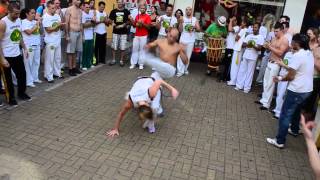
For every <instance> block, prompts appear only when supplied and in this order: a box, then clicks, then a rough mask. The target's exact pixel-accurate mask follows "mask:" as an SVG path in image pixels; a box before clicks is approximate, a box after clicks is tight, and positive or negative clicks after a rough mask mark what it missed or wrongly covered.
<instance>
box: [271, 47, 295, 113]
mask: <svg viewBox="0 0 320 180" xmlns="http://www.w3.org/2000/svg"><path fill="white" fill-rule="evenodd" d="M293 53H294V52H293V50H292V49H291V50H290V51H289V52H287V53H286V55H285V56H284V58H283V60H282V62H283V64H285V65H287V66H288V65H289V64H291V63H292V62H291V59H292V56H293ZM287 74H288V71H287V70H286V69H285V68H284V67H281V69H280V72H279V76H282V77H285V76H286V75H287ZM287 87H288V81H279V82H278V85H277V98H276V107H275V108H274V109H273V112H274V116H273V117H274V118H276V119H279V118H280V113H281V108H282V105H283V101H284V98H285V95H286V92H287Z"/></svg>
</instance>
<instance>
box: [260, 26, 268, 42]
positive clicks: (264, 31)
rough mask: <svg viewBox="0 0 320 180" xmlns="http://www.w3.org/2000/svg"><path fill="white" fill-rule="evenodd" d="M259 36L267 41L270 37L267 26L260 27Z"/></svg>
mask: <svg viewBox="0 0 320 180" xmlns="http://www.w3.org/2000/svg"><path fill="white" fill-rule="evenodd" d="M259 34H260V35H261V36H262V37H263V38H264V40H266V39H267V35H268V29H267V28H266V27H265V26H260V29H259Z"/></svg>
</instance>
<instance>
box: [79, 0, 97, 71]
mask: <svg viewBox="0 0 320 180" xmlns="http://www.w3.org/2000/svg"><path fill="white" fill-rule="evenodd" d="M81 23H82V26H83V36H84V37H83V38H84V43H83V53H82V62H81V63H82V70H84V71H86V70H87V69H89V68H91V66H92V59H93V27H94V25H95V18H94V13H93V11H90V4H89V3H84V11H82V22H81Z"/></svg>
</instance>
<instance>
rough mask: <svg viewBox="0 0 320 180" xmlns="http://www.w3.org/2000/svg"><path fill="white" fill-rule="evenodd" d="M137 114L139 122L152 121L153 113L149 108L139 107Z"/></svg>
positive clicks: (145, 106)
mask: <svg viewBox="0 0 320 180" xmlns="http://www.w3.org/2000/svg"><path fill="white" fill-rule="evenodd" d="M138 114H139V118H140V119H141V120H145V119H149V120H152V119H153V111H152V109H151V107H150V106H147V105H141V106H139V107H138Z"/></svg>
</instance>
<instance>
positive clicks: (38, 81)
mask: <svg viewBox="0 0 320 180" xmlns="http://www.w3.org/2000/svg"><path fill="white" fill-rule="evenodd" d="M33 82H34V83H39V84H40V83H42V81H41V80H39V79H38V80H35V81H33Z"/></svg>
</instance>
